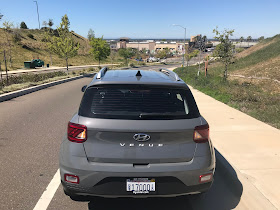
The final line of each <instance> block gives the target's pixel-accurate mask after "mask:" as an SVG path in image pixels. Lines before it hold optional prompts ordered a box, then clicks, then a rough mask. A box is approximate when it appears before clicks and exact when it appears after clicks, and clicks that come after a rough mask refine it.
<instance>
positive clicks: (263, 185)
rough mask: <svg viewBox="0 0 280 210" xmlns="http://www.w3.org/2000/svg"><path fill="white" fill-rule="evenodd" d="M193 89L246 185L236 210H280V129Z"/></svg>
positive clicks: (214, 138)
mask: <svg viewBox="0 0 280 210" xmlns="http://www.w3.org/2000/svg"><path fill="white" fill-rule="evenodd" d="M191 89H192V92H193V94H194V97H195V99H196V102H197V104H198V107H199V110H200V112H201V114H202V115H203V116H204V117H205V118H206V119H207V121H208V123H209V125H210V136H211V139H212V141H213V144H214V146H215V147H216V149H217V150H218V151H219V152H220V153H221V154H222V155H223V156H224V158H225V159H226V160H227V161H228V162H229V163H230V164H231V165H232V167H233V168H234V169H235V171H236V173H237V175H238V179H239V180H240V182H241V183H242V185H243V193H242V196H241V199H240V203H239V204H238V206H237V207H236V209H280V180H279V176H280V130H278V129H276V128H273V127H271V126H269V125H267V124H265V123H263V122H261V121H258V120H256V119H254V118H252V117H250V116H248V115H246V114H244V113H242V112H240V111H238V110H236V109H233V108H231V107H229V106H227V105H226V104H223V103H221V102H219V101H217V100H215V99H213V98H211V97H210V96H207V95H205V94H203V93H201V92H199V91H197V90H195V89H193V88H191ZM275 114H277V113H275ZM278 114H279V113H278ZM279 117H280V116H279Z"/></svg>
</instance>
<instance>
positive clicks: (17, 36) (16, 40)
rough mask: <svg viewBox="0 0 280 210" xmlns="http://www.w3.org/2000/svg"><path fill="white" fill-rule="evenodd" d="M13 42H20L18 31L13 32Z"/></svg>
mask: <svg viewBox="0 0 280 210" xmlns="http://www.w3.org/2000/svg"><path fill="white" fill-rule="evenodd" d="M13 42H14V43H16V44H18V43H20V42H21V35H20V34H19V33H14V35H13Z"/></svg>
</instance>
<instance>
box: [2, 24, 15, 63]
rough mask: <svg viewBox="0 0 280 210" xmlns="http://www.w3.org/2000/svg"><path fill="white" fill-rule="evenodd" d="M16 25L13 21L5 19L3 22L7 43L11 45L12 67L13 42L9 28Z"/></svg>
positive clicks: (10, 57) (10, 58) (10, 60)
mask: <svg viewBox="0 0 280 210" xmlns="http://www.w3.org/2000/svg"><path fill="white" fill-rule="evenodd" d="M13 26H14V24H13V23H12V22H9V21H5V22H4V23H3V27H4V31H5V35H6V40H7V45H8V47H9V62H10V67H12V44H11V40H10V39H9V30H11V28H12V27H13Z"/></svg>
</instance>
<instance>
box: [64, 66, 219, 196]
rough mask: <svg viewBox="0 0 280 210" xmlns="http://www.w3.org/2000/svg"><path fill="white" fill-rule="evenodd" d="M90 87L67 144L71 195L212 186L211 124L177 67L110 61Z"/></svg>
mask: <svg viewBox="0 0 280 210" xmlns="http://www.w3.org/2000/svg"><path fill="white" fill-rule="evenodd" d="M82 90H83V91H84V95H83V98H82V101H81V104H80V108H79V111H78V113H77V114H75V115H74V116H73V118H72V119H71V120H70V122H69V123H68V130H67V134H66V135H65V137H64V139H63V142H62V144H61V148H60V174H61V182H62V185H63V188H64V192H65V194H66V195H69V196H71V197H75V196H81V195H85V196H101V197H156V196H158V197H164V196H168V197H170V196H180V195H187V194H197V193H201V192H205V191H207V190H208V189H209V188H210V187H211V184H212V182H213V175H214V171H215V153H214V147H213V145H212V143H211V140H210V138H209V126H208V123H207V122H206V120H205V119H204V118H203V117H202V116H201V115H200V113H199V111H198V108H197V105H196V102H195V100H194V98H193V95H192V93H191V91H190V89H189V88H188V86H187V85H186V83H184V82H183V81H182V80H181V79H180V78H179V77H178V75H177V74H176V73H174V72H172V71H170V70H167V69H160V70H158V71H155V70H108V69H107V68H106V67H105V68H103V69H101V71H100V72H99V73H98V74H97V75H95V77H94V78H93V80H92V82H91V83H90V84H89V85H88V86H85V87H83V88H82Z"/></svg>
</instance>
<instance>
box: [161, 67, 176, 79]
mask: <svg viewBox="0 0 280 210" xmlns="http://www.w3.org/2000/svg"><path fill="white" fill-rule="evenodd" d="M159 71H160V72H162V73H164V74H165V75H167V76H171V77H173V78H174V79H175V80H176V81H180V80H181V79H180V77H179V76H178V74H176V73H175V72H174V71H171V70H169V69H164V68H163V69H159Z"/></svg>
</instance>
